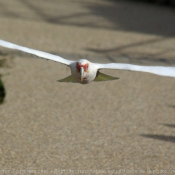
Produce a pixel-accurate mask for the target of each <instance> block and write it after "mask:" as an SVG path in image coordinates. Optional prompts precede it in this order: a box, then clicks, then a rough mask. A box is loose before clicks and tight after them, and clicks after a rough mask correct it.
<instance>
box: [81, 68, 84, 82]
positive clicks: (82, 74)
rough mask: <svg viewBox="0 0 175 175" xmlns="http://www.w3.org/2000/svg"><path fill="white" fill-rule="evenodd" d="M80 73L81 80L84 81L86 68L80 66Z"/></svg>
mask: <svg viewBox="0 0 175 175" xmlns="http://www.w3.org/2000/svg"><path fill="white" fill-rule="evenodd" d="M80 75H81V81H83V78H84V68H83V67H81V68H80Z"/></svg>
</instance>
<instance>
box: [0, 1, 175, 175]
mask: <svg viewBox="0 0 175 175" xmlns="http://www.w3.org/2000/svg"><path fill="white" fill-rule="evenodd" d="M174 4H175V2H174V0H169V1H168V0H149V1H147V0H143V1H139V0H113V1H112V0H83V1H82V0H49V1H44V0H6V1H4V0H0V39H3V40H6V41H9V42H12V43H16V44H18V45H22V46H26V47H29V48H33V49H37V50H42V51H45V52H49V53H53V54H57V55H59V56H62V57H64V58H66V59H72V60H78V59H80V58H86V59H89V60H90V61H93V62H101V63H106V62H123V63H131V64H139V65H163V66H175V5H174ZM105 73H107V74H110V75H113V76H116V77H120V80H118V81H111V82H102V83H91V84H89V85H87V86H82V85H77V84H69V83H67V84H66V83H58V82H57V80H58V79H62V78H64V77H66V76H68V75H70V70H69V69H68V68H67V67H66V66H64V65H60V64H56V63H55V62H52V61H45V60H43V59H37V58H35V57H31V56H30V55H27V54H24V53H21V52H19V51H15V50H9V49H6V48H2V47H0V75H1V76H0V103H1V105H0V134H1V140H0V168H1V169H15V170H20V169H24V170H26V171H27V169H31V170H34V169H36V170H46V171H47V173H48V174H53V170H54V169H56V170H62V169H66V170H68V169H70V168H72V169H73V168H74V169H75V170H76V169H86V170H87V169H94V170H95V169H96V170H102V169H104V170H105V171H107V170H121V169H123V170H124V169H125V170H137V172H136V171H135V173H134V174H140V173H139V170H143V171H142V173H141V174H148V172H147V170H150V169H152V170H156V169H157V170H165V171H166V172H169V173H170V172H171V174H172V172H173V170H174V169H173V168H174V166H173V165H174V161H175V157H174V142H175V130H174V127H175V122H174V112H175V111H174V110H175V93H174V87H175V80H174V79H173V78H168V77H159V76H156V75H152V74H146V73H139V72H132V73H131V72H127V71H119V70H105ZM55 172H56V171H55ZM111 172H112V171H111ZM26 174H27V173H26ZM29 174H30V173H29ZM103 174H104V173H103ZM106 174H109V173H106ZM162 174H163V173H162Z"/></svg>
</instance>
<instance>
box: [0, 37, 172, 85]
mask: <svg viewBox="0 0 175 175" xmlns="http://www.w3.org/2000/svg"><path fill="white" fill-rule="evenodd" d="M0 46H3V47H6V48H10V49H15V50H20V51H22V52H26V53H29V54H32V55H35V56H37V57H41V58H45V59H47V60H52V61H56V62H59V63H62V64H65V65H66V66H68V67H70V70H71V75H70V76H68V77H66V78H63V79H61V80H59V82H72V83H81V84H88V83H90V82H92V81H107V80H116V79H118V78H117V77H113V76H110V75H106V74H103V73H101V72H100V70H101V69H120V70H129V71H140V72H148V73H152V74H157V75H160V76H167V77H175V67H164V66H139V65H132V64H123V63H107V64H99V63H92V62H90V61H88V60H86V59H80V60H79V61H72V60H67V59H64V58H62V57H60V56H57V55H53V54H49V53H46V52H42V51H38V50H34V49H29V48H27V47H23V46H19V45H16V44H13V43H10V42H7V41H3V40H0Z"/></svg>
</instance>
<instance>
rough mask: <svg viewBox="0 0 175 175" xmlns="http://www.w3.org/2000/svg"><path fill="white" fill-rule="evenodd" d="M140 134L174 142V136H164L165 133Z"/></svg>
mask: <svg viewBox="0 0 175 175" xmlns="http://www.w3.org/2000/svg"><path fill="white" fill-rule="evenodd" d="M140 136H142V137H146V138H151V139H157V140H162V141H166V142H173V143H175V137H174V136H165V135H157V134H141V135H140Z"/></svg>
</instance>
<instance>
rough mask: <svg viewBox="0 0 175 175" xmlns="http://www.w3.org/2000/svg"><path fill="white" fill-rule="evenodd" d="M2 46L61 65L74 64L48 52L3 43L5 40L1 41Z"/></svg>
mask: <svg viewBox="0 0 175 175" xmlns="http://www.w3.org/2000/svg"><path fill="white" fill-rule="evenodd" d="M0 46H3V47H7V48H10V49H15V50H20V51H22V52H26V53H29V54H32V55H35V56H38V57H41V58H45V59H48V60H53V61H56V62H60V63H62V64H65V65H70V64H71V63H72V62H73V61H71V60H66V59H64V58H62V57H59V56H57V55H52V54H50V53H46V52H42V51H38V50H34V49H29V48H27V47H23V46H19V45H16V44H13V43H10V42H7V41H3V40H0Z"/></svg>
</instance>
